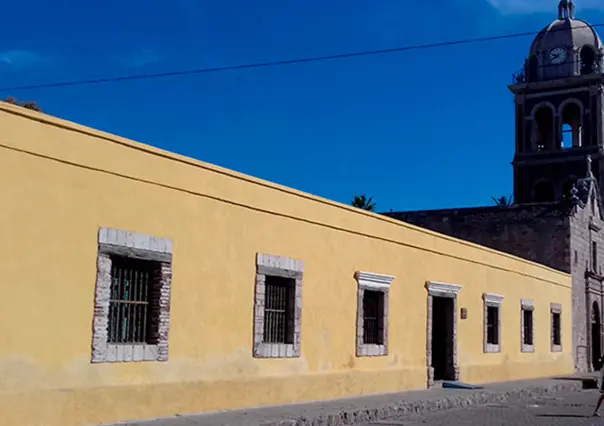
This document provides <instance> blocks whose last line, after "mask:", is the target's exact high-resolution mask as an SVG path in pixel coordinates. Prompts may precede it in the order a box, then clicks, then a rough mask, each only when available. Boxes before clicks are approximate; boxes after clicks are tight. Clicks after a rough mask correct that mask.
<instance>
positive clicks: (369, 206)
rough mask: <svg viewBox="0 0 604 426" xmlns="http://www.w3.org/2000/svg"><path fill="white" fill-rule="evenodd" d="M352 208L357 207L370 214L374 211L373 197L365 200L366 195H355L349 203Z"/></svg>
mask: <svg viewBox="0 0 604 426" xmlns="http://www.w3.org/2000/svg"><path fill="white" fill-rule="evenodd" d="M350 205H351V206H352V207H357V208H359V209H363V210H368V211H370V212H372V211H375V203H374V202H373V197H369V198H367V196H366V195H357V196H355V197H354V198H353V199H352V202H351V203H350Z"/></svg>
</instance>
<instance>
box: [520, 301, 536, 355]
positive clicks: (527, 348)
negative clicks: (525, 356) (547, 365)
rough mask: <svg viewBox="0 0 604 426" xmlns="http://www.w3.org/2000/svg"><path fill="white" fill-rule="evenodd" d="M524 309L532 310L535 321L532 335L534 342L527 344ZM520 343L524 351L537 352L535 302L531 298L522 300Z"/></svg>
mask: <svg viewBox="0 0 604 426" xmlns="http://www.w3.org/2000/svg"><path fill="white" fill-rule="evenodd" d="M524 311H530V312H532V316H533V323H532V327H531V328H532V330H531V335H532V336H533V344H532V345H527V344H525V343H524ZM520 345H521V351H522V352H527V353H529V352H535V302H534V301H533V300H531V299H521V300H520Z"/></svg>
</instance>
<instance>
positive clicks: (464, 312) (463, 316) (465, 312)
mask: <svg viewBox="0 0 604 426" xmlns="http://www.w3.org/2000/svg"><path fill="white" fill-rule="evenodd" d="M461 319H462V320H465V319H468V309H467V308H461Z"/></svg>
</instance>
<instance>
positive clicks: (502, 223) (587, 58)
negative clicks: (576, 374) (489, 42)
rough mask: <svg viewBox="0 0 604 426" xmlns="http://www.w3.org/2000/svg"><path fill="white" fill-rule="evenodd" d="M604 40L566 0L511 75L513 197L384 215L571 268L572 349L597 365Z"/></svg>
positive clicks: (583, 365) (583, 366)
mask: <svg viewBox="0 0 604 426" xmlns="http://www.w3.org/2000/svg"><path fill="white" fill-rule="evenodd" d="M603 58H604V49H603V46H602V42H601V40H600V38H599V37H598V34H597V33H596V31H595V29H594V28H593V27H592V26H590V25H589V24H588V23H586V22H584V21H581V20H578V19H576V18H575V4H574V2H573V1H572V0H562V1H560V3H559V6H558V19H556V20H555V21H554V22H552V23H551V24H550V25H548V26H547V27H546V28H544V29H543V30H542V31H541V32H540V33H539V34H538V35H537V37H536V38H535V40H534V42H533V43H532V45H531V47H530V51H529V57H528V59H527V60H526V63H525V66H524V68H523V69H522V71H521V72H519V73H517V74H516V75H515V76H514V84H512V85H511V86H510V90H511V91H512V93H513V94H514V100H515V116H516V144H515V156H514V160H513V163H512V164H513V169H514V203H515V204H514V205H513V206H497V207H480V208H468V209H447V210H435V211H418V212H396V213H387V214H386V215H387V216H390V217H393V218H398V219H400V220H403V221H406V222H409V223H413V224H416V225H418V226H422V227H425V228H428V229H431V230H435V231H437V232H442V233H445V234H448V235H451V236H455V237H457V238H461V239H464V240H467V241H472V242H475V243H478V244H481V245H484V246H487V247H492V248H494V249H497V250H501V251H504V252H507V253H511V254H514V255H516V256H520V257H523V258H525V259H530V260H532V261H535V262H538V263H542V264H544V265H548V266H550V267H552V268H555V269H558V270H561V271H565V272H569V273H570V274H571V275H572V277H573V354H574V357H575V368H576V370H577V371H591V370H593V364H594V362H595V361H596V360H597V359H598V358H599V356H600V355H601V347H602V330H601V324H602V316H601V315H602V314H601V311H602V303H603V302H604V300H603V287H602V281H603V280H604V277H603V276H602V269H601V265H602V260H603V259H604V258H603V257H602V256H603V254H604V253H603V252H602V249H603V247H604V246H603V244H604V235H603V233H602V232H601V231H600V230H601V228H602V224H603V223H602V202H601V200H602V186H601V185H599V183H601V182H602V178H603V177H604V176H603V175H602V173H604V167H603V161H604V160H603V159H604V156H603V155H602V153H603V143H604V137H603V132H604V126H603V121H604V102H603V99H604V98H603V96H604V90H603V89H604V78H603V76H604V74H603V71H604V62H603V61H604V59H603Z"/></svg>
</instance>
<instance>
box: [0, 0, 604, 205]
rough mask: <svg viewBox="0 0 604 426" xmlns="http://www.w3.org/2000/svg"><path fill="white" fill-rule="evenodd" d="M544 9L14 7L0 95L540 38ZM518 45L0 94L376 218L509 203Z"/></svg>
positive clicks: (382, 0)
mask: <svg viewBox="0 0 604 426" xmlns="http://www.w3.org/2000/svg"><path fill="white" fill-rule="evenodd" d="M556 6H557V0H432V1H425V2H419V1H415V2H411V1H403V0H376V1H367V0H345V1H344V0H328V1H325V0H321V1H320V0H305V1H282V0H281V1H277V0H259V1H255V2H249V1H243V0H220V1H215V0H213V1H210V0H207V1H206V0H172V1H165V0H161V1H160V0H146V1H142V0H129V1H123V0H120V1H117V0H104V1H94V0H93V1H87V2H71V1H68V0H57V1H53V2H47V1H42V0H32V1H30V2H21V3H18V2H12V3H10V4H7V5H6V7H5V10H4V15H5V16H10V17H11V18H10V19H7V20H5V22H4V23H3V25H2V26H1V27H0V81H1V84H0V86H2V87H7V86H15V85H27V84H37V83H46V82H54V81H66V80H79V79H90V78H97V77H111V76H122V75H131V74H138V73H155V72H163V71H172V70H181V69H195V68H205V67H217V66H227V65H236V64H241V63H249V62H263V61H273V60H282V59H290V58H297V57H308V56H315V55H329V54H332V53H344V52H350V51H359V50H372V49H382V48H390V47H397V46H405V45H414V44H424V43H431V42H440V41H446V40H454V39H464V38H473V37H484V36H489V35H497V34H505V33H516V32H524V31H538V30H539V29H541V28H542V27H544V26H545V25H547V24H548V23H549V22H551V21H552V20H553V19H555V18H556V14H557V7H556ZM6 8H8V9H6ZM598 9H599V10H598ZM34 11H35V13H33V12H34ZM577 17H578V18H581V19H586V20H588V21H590V22H591V23H604V3H603V2H601V0H578V1H577ZM601 32H602V31H601ZM530 42H531V38H530V37H524V38H516V39H511V40H504V41H495V42H489V43H479V44H468V45H463V46H455V47H447V48H435V49H425V50H418V51H411V52H403V53H395V54H389V55H382V56H371V57H362V58H353V59H345V60H336V61H325V62H320V63H309V64H301V65H289V66H281V67H271V68H262V69H253V70H244V71H232V72H231V71H229V72H220V73H215V74H203V75H192V76H184V77H170V78H162V79H150V80H140V81H128V82H118V83H109V84H99V85H91V86H80V87H60V88H47V89H35V90H28V91H12V92H4V93H0V96H2V97H5V96H7V95H12V96H14V97H17V98H18V99H20V100H35V101H37V102H38V103H39V104H40V105H41V106H42V107H43V108H44V110H45V111H46V112H47V113H49V114H52V115H55V116H59V117H62V118H65V119H68V120H71V121H75V122H78V123H81V124H84V125H88V126H91V127H95V128H99V129H101V130H105V131H108V132H111V133H115V134H118V135H121V136H125V137H128V138H132V139H134V140H138V141H141V142H145V143H148V144H150V145H154V146H157V147H160V148H163V149H167V150H170V151H174V152H177V153H180V154H184V155H187V156H190V157H194V158H197V159H200V160H202V161H206V162H209V163H213V164H217V165H220V166H224V167H227V168H230V169H234V170H237V171H240V172H243V173H247V174H250V175H253V176H257V177H260V178H263V179H267V180H270V181H273V182H277V183H280V184H283V185H287V186H290V187H293V188H296V189H299V190H302V191H306V192H310V193H312V194H316V195H319V196H322V197H326V198H329V199H333V200H336V201H340V202H343V203H348V202H349V201H350V199H351V198H352V197H353V196H354V195H356V194H361V193H365V194H368V195H370V196H373V197H374V199H375V201H376V202H377V205H378V210H380V211H385V210H389V209H390V208H392V209H394V210H407V209H424V208H426V209H427V208H443V207H458V206H475V205H483V204H487V205H489V204H491V199H490V197H491V196H492V195H509V194H510V193H511V192H512V168H511V165H510V162H511V160H512V156H513V147H514V131H513V119H514V117H513V98H512V96H511V94H510V92H509V91H508V89H507V85H508V84H509V83H510V82H511V76H512V73H513V72H514V71H516V70H517V69H519V68H520V67H521V65H522V63H523V60H524V58H525V55H526V53H527V51H528V48H529V45H530Z"/></svg>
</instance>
